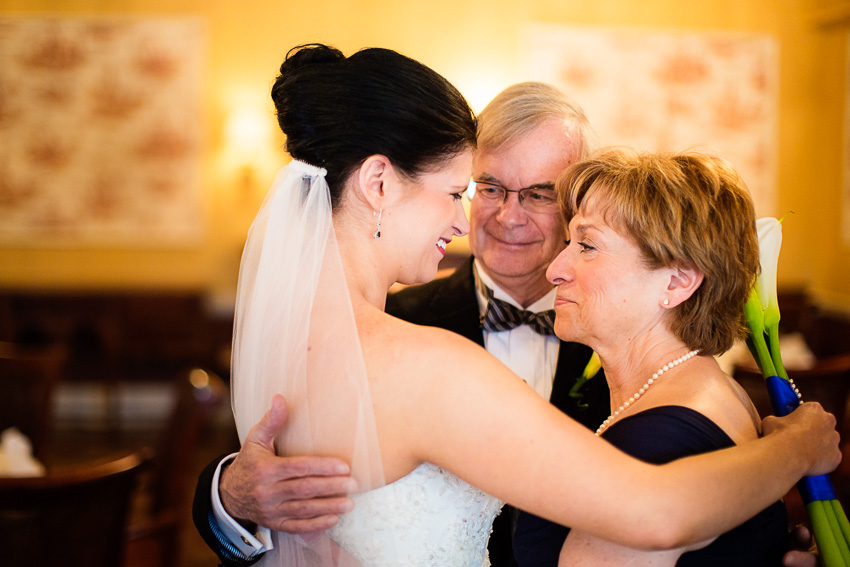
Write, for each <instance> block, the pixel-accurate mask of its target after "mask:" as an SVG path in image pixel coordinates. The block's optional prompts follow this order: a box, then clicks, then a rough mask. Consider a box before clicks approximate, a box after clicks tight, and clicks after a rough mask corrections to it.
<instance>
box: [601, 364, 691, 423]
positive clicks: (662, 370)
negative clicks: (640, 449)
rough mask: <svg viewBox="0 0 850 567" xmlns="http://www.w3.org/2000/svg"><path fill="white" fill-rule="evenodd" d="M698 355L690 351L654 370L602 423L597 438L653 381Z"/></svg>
mask: <svg viewBox="0 0 850 567" xmlns="http://www.w3.org/2000/svg"><path fill="white" fill-rule="evenodd" d="M698 354H699V349H696V350H692V351H691V352H689V353H688V354H683V355H682V356H680V357H679V358H677V359H675V360H671V361H670V362H668V363H667V364H665V365H664V366H662V367H661V368H659V369H658V370H656V371H655V373H654V374H653V375H652V378H650V379H649V380H647V381H646V383H645V384H644V385H643V386H641V387H640V390H638V391H637V392H635V395H634V396H632V397H631V398H629V399H628V400H626V401H625V402H624V403H623V405H621V406H620V407H619V408H617V411H615V412H614V413H612V414H611V415H609V416H608V419H606V420H605V421H603V422H602V425H600V426H599V429H597V430H596V435H597V436H599V435H601V434H602V432H603V431H605V430H606V429H608V426H609V425H611V422H613V421H614V418H615V417H617V416H618V415H620V412H621V411H623V410H624V409H626V408H627V407H629V406H630V405H632V404H633V403H635V402H636V401H638V400H639V399H640V397H641V396H643V395H644V394H645V393H646V391H647V390H649V387H650V386H652V385H653V384H654V383H655V381H656V380H657V379H658V378H659V377H660V376H661V375H662V374H664V373H665V372H667V371H668V370H672V369H673V368H675V367H677V366H679V365H680V364H682V363H683V362H685V361H686V360H690V359H691V358H693V357H695V356H696V355H698Z"/></svg>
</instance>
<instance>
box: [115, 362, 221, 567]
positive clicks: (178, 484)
mask: <svg viewBox="0 0 850 567" xmlns="http://www.w3.org/2000/svg"><path fill="white" fill-rule="evenodd" d="M226 395H227V387H226V386H225V385H224V382H222V380H221V378H219V377H218V376H216V375H215V374H214V373H212V372H207V371H205V370H201V369H199V368H195V369H193V370H191V371H189V372H188V373H187V374H184V375H182V376H181V377H180V380H178V382H177V403H176V404H175V406H174V409H173V411H172V412H171V418H170V419H169V421H168V424H167V426H166V428H165V430H164V434H163V436H162V440H161V441H160V443H159V446H158V447H157V451H156V456H155V459H154V466H153V470H152V472H151V478H150V479H148V483H147V486H148V490H147V492H146V496H147V497H148V504H149V506H148V507H149V510H148V513H147V514H146V515H145V516H144V518H143V519H142V520H141V521H138V522H134V523H133V524H132V525H131V526H130V527H129V529H128V531H127V537H128V539H129V542H128V549H127V562H126V565H127V566H128V567H135V566H136V565H144V566H145V567H151V566H154V565H155V566H157V567H172V566H174V565H177V564H179V563H178V560H179V552H180V531H181V527H182V522H183V521H185V519H186V518H188V517H189V515H188V513H187V512H186V510H185V505H186V504H187V500H186V494H189V493H191V491H189V490H188V488H189V484H188V483H189V479H190V478H193V479H194V478H197V475H198V473H199V472H200V471H199V470H198V471H196V470H193V469H192V467H193V465H194V464H195V463H194V461H193V459H194V457H195V455H196V452H195V447H196V446H197V444H198V439H199V438H200V436H201V433H202V432H203V430H204V426H205V425H206V423H207V420H208V417H209V414H210V411H211V410H212V409H213V408H214V407H215V406H216V405H217V404H219V403H220V402H221V401H222V400H223V399H225V397H226Z"/></svg>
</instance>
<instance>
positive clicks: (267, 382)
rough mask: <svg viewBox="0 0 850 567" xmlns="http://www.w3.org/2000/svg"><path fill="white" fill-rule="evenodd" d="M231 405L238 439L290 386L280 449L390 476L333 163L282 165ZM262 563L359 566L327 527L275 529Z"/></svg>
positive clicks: (261, 231) (250, 273) (262, 214)
mask: <svg viewBox="0 0 850 567" xmlns="http://www.w3.org/2000/svg"><path fill="white" fill-rule="evenodd" d="M231 384H232V400H231V401H232V406H233V413H234V416H235V419H236V427H237V431H238V433H239V439H240V441H241V442H244V440H245V437H246V435H247V434H248V431H249V430H250V429H251V427H253V426H254V425H255V424H256V423H257V422H258V421H259V420H260V418H261V417H262V416H263V415H264V414H265V413H266V412H267V411H268V409H269V407H270V406H271V400H272V397H273V396H274V395H275V394H282V395H283V396H284V397H285V398H286V401H287V404H288V408H289V418H288V420H287V423H286V425H285V427H284V431H283V432H282V433H281V434H280V435H279V436H278V438H277V440H276V450H277V452H278V454H280V455H321V456H335V457H339V458H341V459H343V460H345V461H347V462H349V463H350V464H351V470H352V476H353V477H354V478H355V479H356V480H357V483H358V486H359V489H360V490H363V491H366V490H371V489H374V488H378V487H380V486H383V485H384V484H385V481H384V475H383V470H382V467H381V457H380V452H379V448H378V437H377V431H376V428H375V420H374V414H373V410H372V402H371V397H370V393H369V384H368V381H367V377H366V367H365V364H364V361H363V355H362V351H361V347H360V342H359V339H358V335H357V328H356V325H355V321H354V314H353V310H352V307H351V300H350V297H349V292H348V287H347V284H346V279H345V274H344V272H343V267H342V261H341V259H340V253H339V248H338V245H337V241H336V237H335V234H334V227H333V215H332V210H331V200H330V194H329V191H328V186H327V182H326V181H325V170H324V169H320V168H317V167H314V166H312V165H309V164H306V163H304V162H301V161H297V160H294V161H292V162H290V163H289V164H288V165H287V166H286V167H284V168H283V169H281V170H280V171H279V172H278V174H277V177H276V178H275V181H274V184H273V185H272V188H271V190H270V191H269V193H268V195H267V196H266V199H265V202H264V203H263V206H262V207H261V209H260V211H259V213H258V214H257V217H256V219H255V220H254V223H253V225H252V226H251V229H250V231H249V234H248V240H247V242H246V244H245V249H244V251H243V254H242V263H241V266H240V270H239V285H238V290H237V298H236V312H235V323H234V333H233V354H232V381H231ZM273 537H274V545H275V549H274V550H272V551H269V552H267V553H266V554H265V555H264V556H263V559H262V561H261V563H260V564H261V565H269V566H271V565H274V566H281V567H282V566H286V567H318V566H334V567H349V566H354V565H357V562H356V561H354V560H353V559H352V558H351V557H349V556H348V555H347V554H345V553H344V552H343V551H341V550H340V549H339V548H338V547H337V546H336V545H335V544H334V543H333V542H332V541H331V540H330V538H329V537H328V536H327V535H326V534H324V533H323V534H319V535H315V536H308V537H300V536H296V535H291V534H284V533H278V532H275V533H274V536H273Z"/></svg>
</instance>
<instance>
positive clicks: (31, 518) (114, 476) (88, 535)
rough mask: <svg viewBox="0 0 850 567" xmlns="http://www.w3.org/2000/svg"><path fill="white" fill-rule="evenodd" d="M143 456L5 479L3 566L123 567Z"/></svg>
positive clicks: (0, 527) (0, 499)
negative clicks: (127, 528) (126, 531)
mask: <svg viewBox="0 0 850 567" xmlns="http://www.w3.org/2000/svg"><path fill="white" fill-rule="evenodd" d="M145 460H146V457H145V455H144V453H139V452H135V453H131V454H128V455H125V456H123V457H120V458H117V459H114V460H110V461H107V462H99V463H95V464H86V465H80V466H75V467H73V468H68V469H66V470H64V471H62V472H55V473H51V474H49V475H48V476H44V477H32V478H0V548H2V550H3V552H2V558H3V564H4V565H85V566H86V567H119V566H121V565H122V561H123V550H124V529H125V526H126V521H127V511H128V508H129V504H130V496H131V493H132V491H133V488H134V485H135V481H136V475H137V473H138V471H139V468H140V467H141V465H142V464H143V463H144V462H145Z"/></svg>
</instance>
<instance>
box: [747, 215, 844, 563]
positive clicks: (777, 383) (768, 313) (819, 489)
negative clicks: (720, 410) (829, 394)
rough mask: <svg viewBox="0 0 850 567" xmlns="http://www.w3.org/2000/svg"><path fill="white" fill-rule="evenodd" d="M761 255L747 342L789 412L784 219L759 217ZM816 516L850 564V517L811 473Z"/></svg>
mask: <svg viewBox="0 0 850 567" xmlns="http://www.w3.org/2000/svg"><path fill="white" fill-rule="evenodd" d="M756 227H757V229H758V237H759V253H760V258H761V275H760V276H759V278H758V280H757V282H756V285H755V287H754V288H753V291H752V293H750V297H749V300H748V301H747V304H746V306H745V307H744V315H745V317H746V320H747V326H748V327H749V328H750V336H749V337H748V338H747V345H748V346H749V347H750V351H751V352H752V353H753V357H754V358H755V359H756V363H757V364H758V366H759V369H760V370H761V373H762V376H764V378H765V384H766V386H767V390H768V393H769V395H770V401H771V404H772V405H773V409H774V411H775V412H776V415H779V416H782V415H788V414H789V413H791V412H792V411H794V409H795V408H796V407H797V406H798V405H800V402H801V401H802V398H801V396H800V392H799V390H797V387H796V386H795V385H794V381H793V380H791V379H789V378H788V374H787V373H786V372H785V367H784V366H783V364H782V357H781V355H780V352H779V303H778V301H777V295H776V269H777V265H778V263H779V249H780V247H781V246H782V224H781V222H780V221H778V220H776V219H775V218H763V219H759V220H758V221H756ZM797 487H798V488H799V490H800V496H801V497H802V499H803V503H804V504H805V505H806V511H807V512H808V514H809V519H810V520H811V522H812V529H813V531H814V534H815V541H816V542H817V545H818V549H819V550H820V554H821V557H822V558H823V564H824V565H825V566H826V567H850V522H848V521H847V515H846V514H845V513H844V509H843V508H842V507H841V503H840V502H838V499H837V498H836V496H835V489H834V488H833V486H832V482H831V481H830V480H829V477H828V476H827V475H821V476H816V477H805V478H803V479H802V480H801V481H800V482H799V483H798V485H797Z"/></svg>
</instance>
